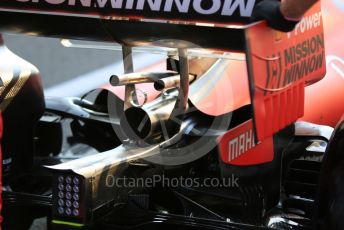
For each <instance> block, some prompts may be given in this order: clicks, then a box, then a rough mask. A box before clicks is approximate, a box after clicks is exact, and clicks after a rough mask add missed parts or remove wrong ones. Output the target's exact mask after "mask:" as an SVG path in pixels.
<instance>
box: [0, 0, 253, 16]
mask: <svg viewBox="0 0 344 230" xmlns="http://www.w3.org/2000/svg"><path fill="white" fill-rule="evenodd" d="M11 1H12V2H13V0H11ZM16 1H17V2H22V3H29V4H30V5H41V6H44V5H51V6H64V7H65V8H66V9H68V7H69V8H73V7H78V8H84V9H95V8H98V9H107V10H108V9H113V10H126V11H128V10H129V11H146V12H147V11H150V12H152V13H153V12H160V13H177V14H188V13H192V14H198V15H218V16H232V15H234V14H235V15H236V16H240V17H250V16H251V14H252V10H253V8H254V5H255V2H256V0H16ZM0 5H1V4H0Z"/></svg>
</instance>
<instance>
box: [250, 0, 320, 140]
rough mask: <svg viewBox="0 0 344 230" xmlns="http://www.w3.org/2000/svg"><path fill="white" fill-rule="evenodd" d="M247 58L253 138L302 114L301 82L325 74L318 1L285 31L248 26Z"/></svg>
mask: <svg viewBox="0 0 344 230" xmlns="http://www.w3.org/2000/svg"><path fill="white" fill-rule="evenodd" d="M246 38H247V44H248V49H247V59H248V62H247V63H248V70H249V78H250V84H251V86H250V90H251V98H252V108H253V113H254V114H253V115H254V125H255V128H256V130H255V131H256V135H257V141H262V140H264V139H265V138H267V137H270V136H272V135H273V134H275V133H277V132H278V131H279V130H281V129H283V128H285V127H286V126H287V125H289V124H292V123H293V122H295V121H296V120H297V119H298V118H300V117H302V116H303V114H304V95H305V86H306V85H307V84H311V83H314V82H317V81H319V80H321V79H322V78H323V77H324V76H325V73H326V64H325V50H324V49H325V47H324V33H323V24H322V19H321V11H320V2H319V3H318V4H316V5H314V6H313V7H312V9H311V10H309V11H308V12H307V14H306V15H305V16H304V18H303V19H302V21H301V22H300V23H299V24H298V25H297V26H296V28H295V29H294V30H293V31H292V32H290V33H282V32H277V31H275V30H272V29H270V28H269V27H268V26H267V24H266V23H265V22H264V23H260V24H258V25H256V26H253V27H250V28H248V29H247V33H246Z"/></svg>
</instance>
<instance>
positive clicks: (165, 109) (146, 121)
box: [120, 90, 180, 140]
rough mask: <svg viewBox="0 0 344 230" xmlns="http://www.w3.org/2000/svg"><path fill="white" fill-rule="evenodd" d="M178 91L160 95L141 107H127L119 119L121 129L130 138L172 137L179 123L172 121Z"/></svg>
mask: <svg viewBox="0 0 344 230" xmlns="http://www.w3.org/2000/svg"><path fill="white" fill-rule="evenodd" d="M177 94H178V91H177V90H175V91H173V92H171V93H170V94H169V95H167V96H166V95H162V96H161V97H159V98H157V99H156V100H154V101H152V102H150V103H147V104H145V105H143V106H142V107H131V108H129V109H127V110H126V111H125V112H124V114H123V116H122V117H121V119H120V127H121V130H122V131H123V132H124V133H125V134H126V136H127V137H128V138H129V139H130V140H152V139H159V137H164V138H165V139H168V138H170V137H172V136H173V135H174V134H175V133H176V132H178V129H179V127H180V125H179V124H178V122H175V121H173V118H172V111H173V109H174V108H175V106H176V102H177V98H178V96H177Z"/></svg>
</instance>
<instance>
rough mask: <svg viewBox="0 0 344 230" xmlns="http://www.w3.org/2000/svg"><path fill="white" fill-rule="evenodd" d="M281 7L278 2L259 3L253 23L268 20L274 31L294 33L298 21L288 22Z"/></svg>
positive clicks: (268, 0) (254, 13)
mask: <svg viewBox="0 0 344 230" xmlns="http://www.w3.org/2000/svg"><path fill="white" fill-rule="evenodd" d="M300 1H302V0H300ZM280 6H281V3H280V1H278V0H263V1H261V2H259V3H258V4H257V5H256V6H255V7H254V10H253V14H252V17H251V21H259V20H266V21H267V23H268V25H269V26H270V27H271V28H273V29H276V30H279V31H283V32H289V31H292V30H293V29H294V28H295V26H296V24H297V23H298V21H291V20H287V19H286V18H285V17H284V16H283V14H282V13H281V10H280Z"/></svg>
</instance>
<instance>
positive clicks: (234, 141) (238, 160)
mask: <svg viewBox="0 0 344 230" xmlns="http://www.w3.org/2000/svg"><path fill="white" fill-rule="evenodd" d="M219 149H220V154H221V159H222V161H223V162H225V163H227V164H232V165H257V164H262V163H266V162H270V161H272V160H273V158H274V154H273V151H274V149H273V138H272V136H270V137H268V138H265V139H264V141H262V142H261V143H259V144H258V145H255V138H254V131H253V122H252V120H249V121H247V122H245V123H243V124H241V125H239V126H238V127H236V128H234V129H232V130H231V131H230V132H228V133H226V134H225V135H224V136H223V137H222V138H221V141H220V142H219Z"/></svg>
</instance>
